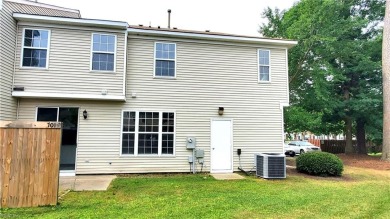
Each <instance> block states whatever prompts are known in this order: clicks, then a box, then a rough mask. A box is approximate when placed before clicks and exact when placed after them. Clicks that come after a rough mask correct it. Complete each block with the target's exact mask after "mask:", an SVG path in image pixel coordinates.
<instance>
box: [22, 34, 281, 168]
mask: <svg viewBox="0 0 390 219" xmlns="http://www.w3.org/2000/svg"><path fill="white" fill-rule="evenodd" d="M52 35H54V34H52ZM90 37H91V36H90V34H89V35H88V38H89V39H90ZM52 38H53V37H52ZM156 41H158V42H170V41H172V38H156V37H146V36H135V35H130V36H129V40H128V54H127V60H128V62H127V84H126V88H127V93H128V94H131V93H136V95H135V97H130V96H129V97H128V98H127V101H126V102H109V103H108V102H104V101H71V100H42V99H20V110H19V112H20V113H19V115H20V119H27V120H34V118H35V113H36V106H40V107H51V106H60V107H61V106H63V107H79V108H80V112H79V127H80V128H79V135H78V145H77V160H76V161H77V162H76V174H113V173H151V172H154V173H157V172H189V171H190V165H189V163H188V156H191V155H192V151H191V150H188V149H187V148H186V138H187V137H195V138H196V147H197V148H198V149H204V151H205V158H204V167H203V171H209V170H210V169H209V168H210V124H211V120H212V119H213V118H227V119H232V120H234V124H233V151H232V152H233V154H232V155H233V165H234V166H233V169H234V170H237V167H238V165H239V160H238V156H237V153H236V151H237V149H242V154H241V164H242V168H243V169H245V170H250V169H251V168H252V167H253V162H254V160H253V159H254V154H255V153H262V152H268V153H282V152H283V135H282V133H283V117H282V112H283V111H282V110H281V109H280V102H288V96H287V94H288V92H287V91H288V88H287V77H288V74H287V66H286V62H287V56H286V49H285V48H269V47H267V45H257V44H234V43H222V42H215V41H204V40H191V39H176V38H175V42H176V44H177V48H180V49H178V50H177V62H178V63H180V65H179V66H178V68H177V70H176V71H177V75H176V76H177V80H155V79H153V77H151V71H152V69H153V68H154V62H153V59H152V57H153V55H154V46H155V42H156ZM89 42H90V41H88V43H87V44H88V46H89V45H90V43H89ZM118 42H119V37H118ZM52 47H53V46H52ZM118 48H119V46H118ZM258 48H266V49H269V50H270V51H271V53H270V60H271V63H272V65H271V71H272V83H264V84H262V86H259V84H258V82H257V78H258V57H257V51H258ZM52 50H53V49H52ZM88 52H89V51H88ZM52 53H53V52H52ZM88 54H89V53H88ZM52 65H53V62H51V64H50V66H52ZM194 72H196V76H194ZM104 75H107V74H104ZM219 107H224V109H225V110H224V114H223V116H219V115H218V108H219ZM84 109H86V110H87V111H88V119H83V118H82V111H83V110H84ZM123 111H133V112H136V111H139V112H174V113H175V130H174V131H175V132H174V134H175V146H174V147H175V148H174V155H169V156H168V155H167V156H163V154H162V155H161V156H158V155H142V156H141V155H138V156H135V155H132V156H124V155H121V153H122V148H121V142H122V136H121V135H122V131H121V130H122V129H123V126H122V119H123V118H122V115H123ZM161 134H164V133H163V132H162V133H161ZM161 148H162V149H163V145H162V146H161ZM196 165H197V170H200V168H201V165H199V164H196Z"/></svg>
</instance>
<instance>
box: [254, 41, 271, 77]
mask: <svg viewBox="0 0 390 219" xmlns="http://www.w3.org/2000/svg"><path fill="white" fill-rule="evenodd" d="M260 51H268V54H269V57H268V58H269V63H268V65H261V64H260ZM260 66H268V67H269V76H268V81H261V80H260ZM257 82H258V83H271V50H269V49H258V50H257Z"/></svg>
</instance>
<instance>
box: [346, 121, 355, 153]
mask: <svg viewBox="0 0 390 219" xmlns="http://www.w3.org/2000/svg"><path fill="white" fill-rule="evenodd" d="M344 122H345V137H346V138H345V153H346V154H352V153H354V150H353V147H352V118H351V117H349V116H347V117H346V118H345V119H344Z"/></svg>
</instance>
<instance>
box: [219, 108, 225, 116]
mask: <svg viewBox="0 0 390 219" xmlns="http://www.w3.org/2000/svg"><path fill="white" fill-rule="evenodd" d="M224 110H225V109H224V108H223V107H219V108H218V115H220V116H222V115H223V111H224Z"/></svg>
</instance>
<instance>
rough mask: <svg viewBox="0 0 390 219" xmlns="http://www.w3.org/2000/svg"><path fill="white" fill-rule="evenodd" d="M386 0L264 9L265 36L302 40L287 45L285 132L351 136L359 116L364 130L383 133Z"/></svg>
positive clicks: (304, 0)
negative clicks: (288, 101) (287, 84)
mask: <svg viewBox="0 0 390 219" xmlns="http://www.w3.org/2000/svg"><path fill="white" fill-rule="evenodd" d="M384 3H385V0H338V1H336V0H322V1H317V0H301V1H300V2H297V3H295V4H294V6H293V7H292V8H290V9H289V10H288V11H280V10H278V9H275V10H272V9H270V8H267V9H266V10H265V11H264V12H263V16H264V17H265V18H267V20H268V23H266V24H262V25H261V26H260V33H261V34H262V35H263V36H266V37H276V38H287V39H295V40H297V41H298V45H297V46H295V47H294V48H292V49H290V50H289V60H288V61H289V85H290V103H291V106H290V107H289V108H288V109H287V110H286V112H285V118H286V120H285V122H286V127H288V129H287V131H290V130H292V131H311V132H314V133H317V134H329V133H340V132H344V133H346V134H347V137H349V139H350V140H351V138H352V131H353V124H356V122H357V121H359V122H360V124H363V126H361V125H360V126H359V128H360V129H361V128H362V127H363V129H364V130H363V131H369V132H370V133H369V134H372V135H371V136H372V138H377V137H380V136H379V135H378V130H380V129H381V124H380V123H379V122H378V121H381V120H382V117H381V116H382V114H381V110H382V87H381V85H382V83H381V81H382V77H381V76H382V72H381V42H382V29H381V26H380V24H381V21H382V20H383V16H384V5H385V4H384ZM296 117H300V118H301V120H300V121H298V120H297V119H295V118H296ZM303 123H305V124H303ZM348 133H350V135H349V136H348ZM347 143H348V141H347ZM350 148H352V142H350Z"/></svg>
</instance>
